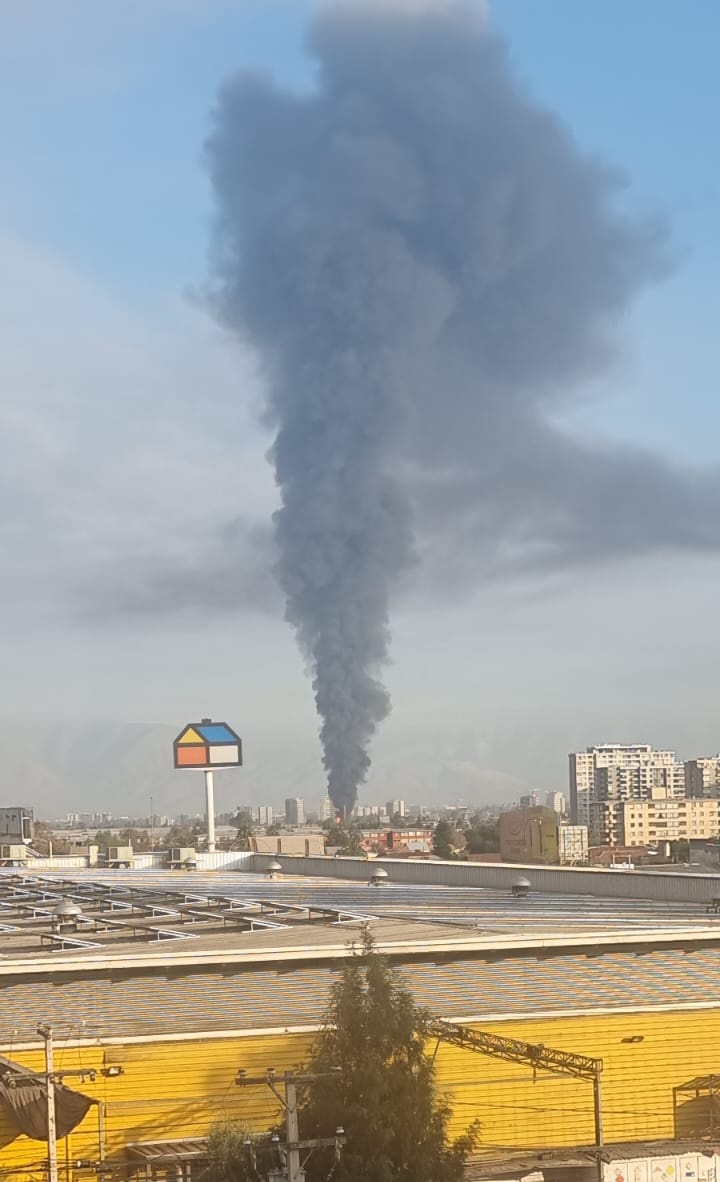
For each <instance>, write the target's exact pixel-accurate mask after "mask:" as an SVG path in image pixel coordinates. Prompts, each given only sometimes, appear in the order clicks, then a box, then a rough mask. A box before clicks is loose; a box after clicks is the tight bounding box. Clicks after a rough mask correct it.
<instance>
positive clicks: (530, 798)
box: [520, 792, 540, 809]
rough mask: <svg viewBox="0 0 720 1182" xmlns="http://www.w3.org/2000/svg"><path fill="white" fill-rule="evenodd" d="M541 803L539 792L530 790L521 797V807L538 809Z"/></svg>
mask: <svg viewBox="0 0 720 1182" xmlns="http://www.w3.org/2000/svg"><path fill="white" fill-rule="evenodd" d="M539 804H540V796H539V795H538V793H537V792H528V793H527V794H526V795H525V796H521V797H520V808H521V809H536V808H537V807H538V805H539Z"/></svg>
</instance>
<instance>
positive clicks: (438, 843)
mask: <svg viewBox="0 0 720 1182" xmlns="http://www.w3.org/2000/svg"><path fill="white" fill-rule="evenodd" d="M454 835H455V830H454V829H453V827H452V825H451V824H450V822H449V821H438V823H437V825H436V826H435V829H434V830H433V843H432V851H433V853H434V854H435V855H436V857H438V858H445V859H446V860H447V859H448V858H452V856H453V848H452V839H453V837H454Z"/></svg>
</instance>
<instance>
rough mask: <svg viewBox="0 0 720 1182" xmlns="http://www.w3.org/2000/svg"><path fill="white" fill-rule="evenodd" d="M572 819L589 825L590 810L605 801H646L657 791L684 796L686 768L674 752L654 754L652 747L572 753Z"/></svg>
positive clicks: (614, 745)
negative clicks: (593, 805) (592, 806)
mask: <svg viewBox="0 0 720 1182" xmlns="http://www.w3.org/2000/svg"><path fill="white" fill-rule="evenodd" d="M569 760H570V816H571V819H572V821H573V823H574V824H576V825H588V824H589V823H590V806H591V804H595V803H597V802H602V801H606V800H646V799H648V798H649V797H650V796H651V794H652V792H653V791H655V790H656V789H658V790H664V791H665V792H667V794H668V795H670V796H682V795H683V793H684V790H685V768H684V765H683V764H681V763H678V761H677V758H676V756H675V752H674V751H655V750H654V749H653V747H652V746H651V745H650V744H649V743H633V744H629V745H628V744H622V743H605V744H603V745H602V746H599V747H588V748H587V749H586V750H585V751H577V752H572V753H571V755H570V756H569Z"/></svg>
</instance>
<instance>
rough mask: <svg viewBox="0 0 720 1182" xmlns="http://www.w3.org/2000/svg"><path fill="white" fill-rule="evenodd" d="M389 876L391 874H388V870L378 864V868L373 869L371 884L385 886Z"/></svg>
mask: <svg viewBox="0 0 720 1182" xmlns="http://www.w3.org/2000/svg"><path fill="white" fill-rule="evenodd" d="M389 877H390V875H389V874H388V872H387V870H383V868H382V866H378V867H377V869H376V870H373V872H372V874H371V875H370V879H369V885H370V886H384V885H385V883H386V882H387V881H388V879H389Z"/></svg>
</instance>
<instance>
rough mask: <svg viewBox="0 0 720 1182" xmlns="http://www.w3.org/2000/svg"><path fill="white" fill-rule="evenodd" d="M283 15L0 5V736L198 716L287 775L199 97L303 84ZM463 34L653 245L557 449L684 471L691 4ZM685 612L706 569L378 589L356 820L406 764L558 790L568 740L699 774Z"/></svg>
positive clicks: (667, 553) (692, 438)
mask: <svg viewBox="0 0 720 1182" xmlns="http://www.w3.org/2000/svg"><path fill="white" fill-rule="evenodd" d="M311 7H312V6H311V5H310V4H306V3H303V2H301V0H234V2H231V0H227V2H223V0H202V3H199V2H197V0H151V2H150V3H148V2H147V0H104V2H103V3H102V4H98V3H96V0H22V3H19V2H13V0H0V102H1V109H2V112H3V116H2V122H3V128H2V130H3V135H2V142H3V155H2V160H3V168H2V184H1V185H0V274H1V275H2V284H1V285H0V389H1V391H2V403H1V407H0V414H1V415H2V419H1V422H2V437H3V442H4V457H3V464H2V466H1V467H0V487H2V491H3V497H2V510H1V511H0V529H1V530H2V538H3V543H4V545H3V552H4V557H5V561H4V563H3V572H2V581H1V582H0V595H1V596H2V601H3V608H4V610H3V612H2V617H1V618H0V629H1V630H2V653H3V671H4V677H3V678H2V681H1V682H0V694H1V695H2V696H1V698H0V712H1V713H2V714H4V715H5V716H11V717H27V716H33V715H37V716H41V717H43V718H50V719H54V718H61V719H69V720H73V721H77V720H81V719H83V718H86V717H87V718H113V719H117V718H123V719H135V720H142V721H161V722H165V723H171V724H177V725H178V727H179V726H180V724H182V723H183V722H185V721H186V719H187V718H191V717H194V716H197V715H199V714H206V713H207V714H213V715H214V716H216V717H217V716H223V717H226V718H227V719H228V721H229V722H231V723H233V724H234V725H236V726H237V728H238V729H239V730H240V731H241V732H242V734H243V736H244V738H245V742H246V746H247V748H248V750H250V751H252V748H253V742H254V740H255V741H256V742H257V744H259V745H261V746H262V750H263V751H264V752H268V753H271V752H272V748H273V746H276V747H277V749H278V750H279V751H285V752H286V751H287V750H297V751H299V752H300V751H302V752H303V753H305V754H307V752H310V753H311V754H314V753H315V751H316V745H315V744H316V740H315V734H316V720H315V715H314V709H313V702H312V696H311V691H310V687H309V684H308V682H307V680H306V678H305V675H304V672H303V668H302V662H301V659H300V657H299V655H298V653H297V650H296V646H295V640H294V637H293V635H292V633H291V631H290V630H289V629H288V627H287V626H286V625H285V624H284V623H283V622H282V619H281V606H280V599H279V596H278V594H277V592H276V591H275V590H274V588H273V584H272V581H271V579H270V577H269V576H268V575H267V573H266V572H267V567H268V563H269V555H268V553H267V552H266V537H265V524H266V522H267V519H268V516H269V514H270V512H271V511H272V509H273V508H274V506H275V504H276V494H275V490H274V487H273V482H272V477H271V473H270V469H269V467H268V465H267V463H266V460H265V452H266V450H267V447H268V445H269V441H270V437H269V435H268V434H267V433H266V432H265V431H264V430H263V428H262V427H261V426H260V425H259V409H260V406H261V401H262V398H261V389H260V381H259V377H258V374H257V369H256V364H255V360H254V359H253V357H252V356H251V355H250V354H249V352H247V351H243V350H242V349H241V348H240V347H239V346H238V345H237V344H236V343H235V342H233V341H231V340H229V339H228V338H227V337H225V336H224V335H223V334H222V333H221V331H220V329H219V328H218V327H217V326H216V325H215V324H214V323H213V322H212V321H211V319H210V318H209V317H208V315H207V313H206V311H205V309H204V305H203V299H202V292H203V289H204V287H205V285H206V283H207V274H208V271H207V249H208V241H209V226H210V219H211V194H210V186H209V181H208V178H207V175H206V170H205V166H204V163H203V155H202V151H203V142H204V140H205V138H206V136H207V134H208V130H209V112H210V110H211V108H212V107H213V105H214V103H215V99H216V93H217V90H218V86H219V85H220V83H221V82H222V81H223V80H224V79H225V78H226V77H227V76H228V75H229V74H231V73H232V72H233V71H235V70H236V69H238V68H239V67H251V68H256V69H259V70H261V71H265V72H270V73H272V75H273V76H274V77H275V78H276V79H277V80H278V81H279V82H280V83H282V84H284V85H288V86H292V87H298V88H301V89H302V88H307V87H309V86H312V84H313V74H312V66H311V64H310V62H309V60H308V58H307V56H306V55H305V52H304V49H303V30H304V27H305V24H306V21H307V17H308V13H309V11H310V8H311ZM489 21H490V25H491V27H492V28H493V30H494V31H495V32H497V33H499V34H500V35H501V36H503V37H505V38H506V39H507V41H508V43H509V46H510V54H511V61H512V63H513V65H514V68H515V70H516V72H517V74H518V75H519V76H520V78H521V79H522V80H523V82H524V83H525V85H526V86H527V88H528V89H529V91H530V93H531V94H532V96H533V97H534V98H535V99H536V100H537V101H539V102H541V103H543V104H545V105H546V106H548V107H549V108H551V109H552V110H553V111H554V112H555V113H556V114H557V115H558V116H559V117H560V118H561V119H562V120H563V121H564V122H565V124H566V125H567V126H568V127H569V128H570V130H571V131H572V133H573V135H574V136H575V138H576V139H577V141H578V142H579V143H580V145H581V146H582V148H583V149H585V150H587V151H589V152H590V153H591V154H596V155H597V156H598V157H599V158H600V159H601V160H603V161H606V162H608V163H610V164H611V165H613V166H618V167H619V168H621V169H623V170H624V171H625V172H626V173H627V175H628V177H629V182H630V183H629V188H628V190H627V193H626V197H625V200H626V205H627V208H628V209H629V210H631V211H635V212H637V211H641V212H643V213H644V212H649V213H653V212H655V211H658V212H659V213H660V214H662V215H663V216H664V217H665V218H666V219H667V221H668V223H669V226H670V230H671V240H672V250H673V254H674V259H675V269H674V272H673V273H672V274H671V275H670V276H669V277H668V278H667V279H666V280H665V282H664V283H663V284H662V285H660V286H657V287H654V288H651V289H649V290H648V291H647V293H646V294H645V295H643V296H642V298H641V299H640V300H639V302H638V303H637V304H636V305H635V307H634V309H633V311H632V312H631V314H630V315H629V316H628V317H627V318H626V320H625V321H624V324H623V328H622V341H623V354H622V357H621V359H620V360H619V361H618V362H617V363H616V364H615V365H614V367H613V369H612V371H611V373H610V374H609V375H608V376H606V377H605V378H603V380H602V382H599V381H595V382H594V383H593V384H592V385H591V386H589V387H588V389H587V397H586V400H585V401H583V403H582V409H581V410H578V409H575V410H574V411H573V414H572V418H571V419H568V421H567V423H566V426H567V428H568V429H570V430H572V431H573V432H574V433H576V434H577V435H578V437H580V438H581V439H594V440H597V439H599V438H605V439H607V440H611V441H612V440H615V441H617V443H618V446H620V444H621V443H622V442H628V443H631V444H634V445H641V446H643V447H645V446H647V447H650V448H652V449H653V450H655V451H656V452H658V453H659V454H661V455H662V456H663V457H664V458H666V459H669V460H672V461H673V462H674V463H677V464H678V465H692V466H695V465H698V466H699V465H703V464H705V465H712V464H715V462H716V461H717V445H716V440H717V435H718V428H719V427H720V412H719V410H718V399H717V383H718V378H719V377H720V351H719V346H718V333H717V327H716V321H717V275H718V274H719V273H720V236H719V235H718V233H717V211H718V205H719V204H720V162H719V161H718V155H717V152H716V151H714V143H715V140H716V123H717V111H718V103H719V101H720V84H719V83H718V80H717V72H716V62H715V46H716V45H717V41H718V36H719V35H720V10H719V9H718V7H717V5H716V3H715V0H693V3H692V4H690V5H682V6H681V5H680V4H678V3H672V2H671V0H659V2H658V0H634V2H633V3H632V4H628V3H627V0H583V2H582V3H578V0H495V2H494V3H493V4H491V5H490V11H489ZM621 524H622V523H621V522H619V525H621ZM441 582H442V580H441ZM719 584H720V560H719V559H718V557H717V555H715V556H713V555H712V554H706V555H702V554H699V553H696V552H693V551H692V550H687V549H685V548H680V549H678V550H673V549H671V548H669V547H668V548H665V549H663V550H662V551H661V552H656V553H654V554H652V555H651V556H647V557H644V558H642V559H639V560H637V561H632V560H626V561H622V562H620V561H615V562H612V563H607V564H601V565H599V566H593V565H589V566H587V565H585V566H580V567H579V568H578V569H577V570H575V571H574V572H565V573H563V574H562V576H561V577H560V576H558V577H553V576H552V573H551V574H550V576H549V577H546V578H544V579H543V580H542V581H540V582H538V581H537V580H532V581H530V580H527V579H525V580H523V581H521V582H519V581H514V582H509V581H508V582H502V583H500V584H499V583H498V582H495V583H494V584H493V585H492V586H489V587H488V586H483V585H480V584H478V585H475V586H469V587H466V588H465V589H463V590H462V591H461V592H458V593H456V589H455V588H454V587H449V586H438V585H437V579H436V580H434V581H432V583H429V582H428V581H427V580H423V578H422V577H421V576H418V578H417V580H415V581H413V579H412V578H409V579H408V581H407V585H406V586H405V587H404V588H403V590H402V592H401V593H400V594H398V596H397V597H396V599H395V601H394V605H393V615H392V622H393V645H392V655H393V665H392V667H391V668H390V670H389V672H388V684H389V687H390V690H391V693H392V697H393V703H394V709H393V714H392V716H391V718H390V719H389V720H388V722H386V723H385V724H384V727H383V731H382V735H381V738H380V741H379V743H378V745H377V749H376V750H377V756H376V769H375V771H374V773H373V775H374V776H375V777H376V778H375V781H374V783H373V781H371V784H370V785H369V787H368V789H367V791H366V793H365V795H366V796H367V797H371V796H373V793H374V789H375V788H376V789H377V792H378V793H379V792H380V791H381V789H383V788H384V786H385V785H386V784H389V783H391V784H392V785H393V786H395V785H398V784H399V783H400V782H401V781H402V780H403V777H406V778H407V791H406V793H405V794H406V795H407V796H408V797H413V796H414V792H413V777H414V776H415V775H416V774H419V773H420V772H421V773H422V778H423V780H424V781H425V782H427V767H428V766H431V767H432V769H433V771H432V776H431V781H432V779H433V777H434V778H435V780H436V782H437V783H438V784H440V785H441V786H442V787H443V788H444V789H446V790H447V791H448V793H449V794H461V793H462V792H463V791H465V790H466V794H468V795H472V794H474V793H475V789H477V793H479V792H480V791H483V790H485V787H486V786H487V785H488V784H490V785H492V783H493V769H497V770H498V771H499V772H502V773H505V774H507V775H509V776H516V777H518V778H519V779H522V780H525V781H527V782H529V783H532V784H538V785H540V786H543V787H555V786H563V785H564V782H565V776H566V764H565V756H566V752H567V750H568V749H570V748H571V747H577V746H584V745H586V744H587V743H590V742H599V741H606V740H618V741H631V740H647V741H650V742H655V743H657V744H662V745H667V746H675V747H677V748H678V749H679V750H680V751H681V754H682V755H684V756H690V755H693V754H698V753H701V752H702V753H707V752H709V751H711V750H712V751H715V750H717V748H718V747H719V746H720V724H718V721H717V709H716V683H717V668H718V664H719V661H720V641H719V640H718V630H717V627H716V610H717V609H716V603H717V599H718V594H717V592H718V585H719ZM208 587H216V588H217V594H216V596H215V597H214V595H213V594H212V593H209V592H208ZM199 588H202V593H201V594H200V593H199V592H198V589H199ZM196 592H198V593H197V594H196ZM159 603H161V604H163V605H164V607H163V609H162V610H159V608H158V604H159ZM270 757H271V755H268V758H270ZM283 766H285V762H284V759H283ZM286 788H287V791H288V792H290V790H291V788H292V784H291V783H287V784H283V785H282V787H281V790H280V791H278V794H277V795H278V797H281V796H283V795H284V794H285V789H286Z"/></svg>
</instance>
